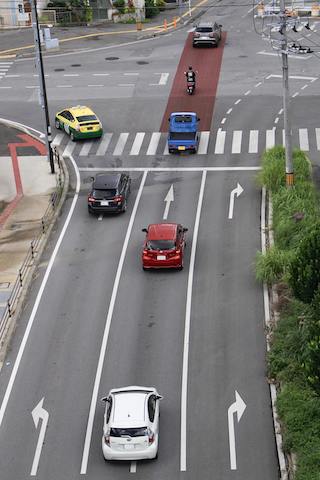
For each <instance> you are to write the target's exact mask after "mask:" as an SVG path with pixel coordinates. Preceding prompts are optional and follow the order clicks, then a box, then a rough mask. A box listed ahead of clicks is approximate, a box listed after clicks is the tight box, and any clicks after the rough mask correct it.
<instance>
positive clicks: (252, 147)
mask: <svg viewBox="0 0 320 480" xmlns="http://www.w3.org/2000/svg"><path fill="white" fill-rule="evenodd" d="M258 140H259V130H250V136H249V153H258Z"/></svg>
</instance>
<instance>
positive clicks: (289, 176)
mask: <svg viewBox="0 0 320 480" xmlns="http://www.w3.org/2000/svg"><path fill="white" fill-rule="evenodd" d="M280 19H281V34H282V45H281V57H282V87H283V88H282V91H283V126H284V137H285V156H286V185H287V187H292V186H293V184H294V173H293V163H292V141H291V122H290V105H289V104H290V97H289V66H288V50H287V30H286V27H287V21H286V19H287V17H286V11H285V0H280Z"/></svg>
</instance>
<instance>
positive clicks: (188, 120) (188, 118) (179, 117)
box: [174, 115, 192, 123]
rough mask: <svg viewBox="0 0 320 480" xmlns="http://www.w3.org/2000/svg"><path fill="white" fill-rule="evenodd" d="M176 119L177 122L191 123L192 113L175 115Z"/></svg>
mask: <svg viewBox="0 0 320 480" xmlns="http://www.w3.org/2000/svg"><path fill="white" fill-rule="evenodd" d="M174 121H175V122H176V123H191V122H192V117H191V115H177V116H175V117H174Z"/></svg>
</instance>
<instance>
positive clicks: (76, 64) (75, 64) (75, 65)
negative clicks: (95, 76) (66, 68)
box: [71, 63, 81, 67]
mask: <svg viewBox="0 0 320 480" xmlns="http://www.w3.org/2000/svg"><path fill="white" fill-rule="evenodd" d="M71 67H81V63H73V64H72V65H71Z"/></svg>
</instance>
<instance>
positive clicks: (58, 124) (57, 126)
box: [55, 119, 60, 130]
mask: <svg viewBox="0 0 320 480" xmlns="http://www.w3.org/2000/svg"><path fill="white" fill-rule="evenodd" d="M55 126H56V128H57V129H58V130H60V122H59V120H58V119H56V121H55Z"/></svg>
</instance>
